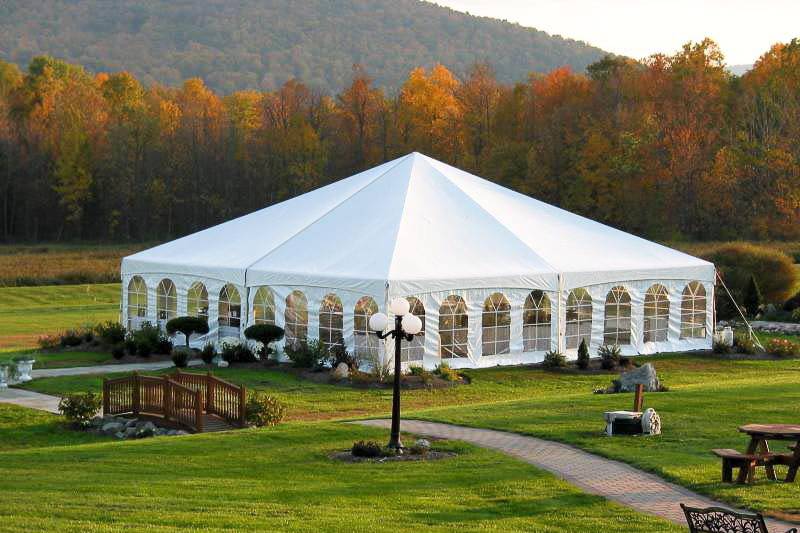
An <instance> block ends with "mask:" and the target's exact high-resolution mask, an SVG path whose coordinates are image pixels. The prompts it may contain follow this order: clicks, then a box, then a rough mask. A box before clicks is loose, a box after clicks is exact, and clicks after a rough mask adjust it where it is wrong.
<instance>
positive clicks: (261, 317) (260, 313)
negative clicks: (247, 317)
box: [253, 287, 275, 325]
mask: <svg viewBox="0 0 800 533" xmlns="http://www.w3.org/2000/svg"><path fill="white" fill-rule="evenodd" d="M253 323H254V324H272V325H275V295H274V294H272V289H270V288H269V287H259V288H258V290H257V291H256V294H255V296H254V297H253Z"/></svg>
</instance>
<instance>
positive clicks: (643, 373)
mask: <svg viewBox="0 0 800 533" xmlns="http://www.w3.org/2000/svg"><path fill="white" fill-rule="evenodd" d="M636 385H644V390H645V392H658V391H660V390H661V382H659V381H658V375H657V374H656V367H654V366H653V364H652V363H647V364H644V365H642V366H640V367H639V368H635V369H633V370H631V371H630V372H623V373H622V374H620V376H619V379H616V380H614V388H615V389H616V391H617V392H633V391H635V390H636Z"/></svg>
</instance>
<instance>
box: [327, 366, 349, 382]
mask: <svg viewBox="0 0 800 533" xmlns="http://www.w3.org/2000/svg"><path fill="white" fill-rule="evenodd" d="M349 376H350V368H349V367H348V366H347V363H339V364H338V365H336V368H334V369H333V370H331V377H332V378H333V379H335V380H339V381H341V380H343V379H347V378H348V377H349Z"/></svg>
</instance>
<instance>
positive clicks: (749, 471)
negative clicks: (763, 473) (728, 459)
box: [736, 437, 761, 484]
mask: <svg viewBox="0 0 800 533" xmlns="http://www.w3.org/2000/svg"><path fill="white" fill-rule="evenodd" d="M760 445H761V439H759V438H758V437H750V444H748V445H747V452H746V453H747V455H753V454H754V453H756V451H757V450H758V448H759V446H760ZM740 464H741V465H742V466H741V467H740V468H739V475H738V476H737V477H736V483H739V484H743V483H752V482H753V480H754V478H755V470H756V469H755V464H754V462H753V461H747V462H742V463H740Z"/></svg>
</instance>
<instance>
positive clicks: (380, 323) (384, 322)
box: [369, 313, 389, 331]
mask: <svg viewBox="0 0 800 533" xmlns="http://www.w3.org/2000/svg"><path fill="white" fill-rule="evenodd" d="M388 325H389V317H388V316H386V315H384V314H383V313H375V314H374V315H372V316H371V317H369V329H371V330H372V331H383V330H385V329H386V326H388Z"/></svg>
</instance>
